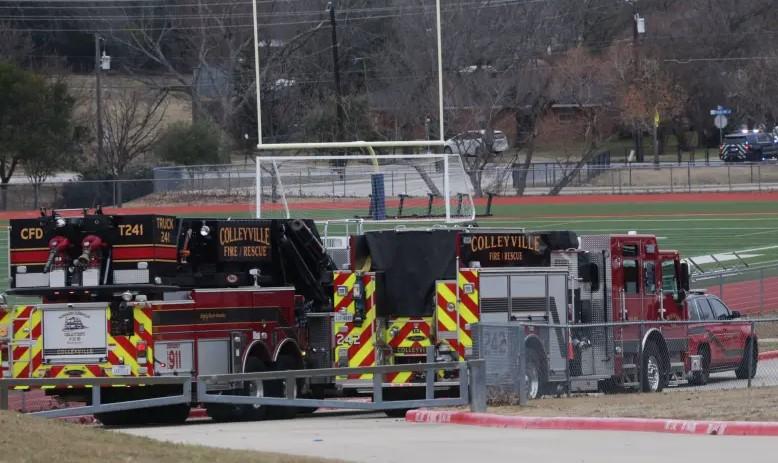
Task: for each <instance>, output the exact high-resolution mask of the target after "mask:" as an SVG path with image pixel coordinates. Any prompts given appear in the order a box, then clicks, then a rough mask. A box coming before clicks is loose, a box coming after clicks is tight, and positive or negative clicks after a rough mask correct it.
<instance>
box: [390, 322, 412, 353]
mask: <svg viewBox="0 0 778 463" xmlns="http://www.w3.org/2000/svg"><path fill="white" fill-rule="evenodd" d="M411 331H413V325H412V324H411V323H406V324H405V325H403V327H402V328H401V329H400V332H399V333H397V336H395V337H393V338H392V340H391V341H389V346H391V347H399V346H400V343H402V342H403V341H404V340H405V338H406V337H407V336H408V335H409V334H410V333H411Z"/></svg>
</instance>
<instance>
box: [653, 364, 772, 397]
mask: <svg viewBox="0 0 778 463" xmlns="http://www.w3.org/2000/svg"><path fill="white" fill-rule="evenodd" d="M751 386H752V387H765V386H778V359H773V360H761V361H760V362H759V364H758V365H757V369H756V376H755V377H754V379H752V380H751ZM746 387H748V381H747V380H745V379H736V378H735V372H734V371H727V372H723V373H712V374H711V375H710V380H709V381H708V384H706V385H705V386H689V385H685V384H684V385H682V386H680V387H671V388H668V389H667V390H669V391H691V390H701V391H704V390H721V389H743V388H746Z"/></svg>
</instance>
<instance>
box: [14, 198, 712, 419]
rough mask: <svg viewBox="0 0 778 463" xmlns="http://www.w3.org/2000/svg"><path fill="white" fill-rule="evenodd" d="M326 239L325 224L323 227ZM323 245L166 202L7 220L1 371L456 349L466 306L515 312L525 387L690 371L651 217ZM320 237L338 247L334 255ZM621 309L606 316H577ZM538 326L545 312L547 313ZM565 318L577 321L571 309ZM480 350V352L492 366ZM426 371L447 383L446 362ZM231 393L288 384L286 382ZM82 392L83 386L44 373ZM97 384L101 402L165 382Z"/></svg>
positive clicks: (300, 234)
mask: <svg viewBox="0 0 778 463" xmlns="http://www.w3.org/2000/svg"><path fill="white" fill-rule="evenodd" d="M326 241H331V240H326ZM341 241H342V243H343V244H345V246H343V248H344V249H343V251H345V252H342V253H334V252H332V253H329V254H328V252H327V251H326V250H325V248H324V246H323V245H322V242H323V240H322V238H321V237H320V236H319V234H318V231H317V229H316V226H315V224H314V223H313V222H311V221H306V220H288V219H268V220H259V219H256V220H255V219H245V220H244V219H241V220H227V219H179V218H174V217H168V216H159V215H127V216H120V215H104V214H102V213H101V212H100V211H99V210H98V211H95V212H94V213H85V214H84V215H82V216H78V217H63V216H61V215H60V214H57V213H50V214H45V215H43V216H42V217H40V218H38V219H19V220H13V221H11V236H10V244H11V246H10V248H11V249H10V253H11V255H10V262H11V277H12V288H13V289H12V291H11V293H12V294H15V295H19V296H35V297H38V298H40V303H34V304H22V305H18V306H16V307H13V308H10V309H9V308H2V309H0V355H2V358H1V359H0V361H2V369H0V375H2V377H13V378H88V377H119V378H121V377H129V376H133V377H143V376H155V375H188V376H193V377H194V376H197V375H210V374H221V373H240V372H257V371H265V370H289V369H308V368H328V367H333V366H334V367H357V366H373V365H390V364H402V363H417V362H424V361H425V359H427V358H428V355H430V354H432V355H433V356H434V358H435V359H436V360H437V361H450V360H464V359H467V358H469V357H470V356H472V355H473V347H474V343H473V337H472V336H473V325H475V324H476V323H479V322H491V321H498V322H505V321H509V320H517V321H524V322H526V323H528V324H529V325H531V326H528V327H527V328H526V330H527V352H528V354H527V355H528V356H527V365H528V371H527V376H528V378H529V379H530V393H531V394H530V395H531V396H532V397H537V396H540V395H542V394H543V393H544V392H547V391H552V390H556V389H558V388H560V387H564V385H565V384H568V381H567V380H568V377H570V379H571V381H569V384H571V385H572V386H573V388H575V389H579V390H590V389H596V388H598V387H599V388H603V387H616V386H619V387H640V388H642V389H644V390H649V391H658V390H661V389H662V388H663V387H664V386H665V385H666V384H668V383H669V382H670V381H677V380H680V379H683V378H685V377H688V376H692V375H693V374H694V373H696V372H699V371H701V370H702V363H703V362H702V359H703V356H702V355H700V354H698V353H697V351H693V352H694V354H693V355H692V354H691V352H692V351H690V345H689V335H688V332H687V330H686V327H685V326H670V325H668V324H667V323H666V322H667V321H670V320H684V319H686V318H687V316H688V314H687V311H686V310H684V309H683V305H682V302H683V301H684V299H685V296H686V293H687V291H688V277H687V274H688V270H687V269H686V267H685V265H683V264H682V263H681V262H680V258H679V256H678V254H677V253H674V252H660V251H659V248H658V246H657V242H656V238H655V237H653V236H650V235H636V234H629V235H612V236H582V237H580V238H579V237H577V236H576V235H575V234H574V233H572V232H525V231H523V230H521V229H511V230H498V229H484V228H477V227H472V228H451V229H441V228H429V229H415V230H411V229H399V230H383V231H370V232H366V233H362V234H357V235H353V236H350V237H347V238H344V239H343V240H341ZM330 255H337V256H340V257H339V258H338V261H337V262H333V259H332V258H331V257H330ZM612 321H624V322H634V324H633V325H629V326H625V327H621V328H618V329H615V328H612V327H590V326H587V324H591V323H598V322H612ZM544 324H545V325H548V326H543V325H544ZM566 324H573V325H580V326H578V327H575V326H573V329H567V328H564V327H563V326H565V325H566ZM487 368H488V366H487ZM449 375H450V374H444V373H441V374H440V375H439V376H440V377H438V378H436V382H435V386H436V389H437V390H439V391H440V393H441V394H443V393H446V392H453V391H454V390H455V389H456V387H457V386H458V381H456V378H453V377H451V376H449ZM372 380H373V378H372V376H371V375H369V374H358V375H349V376H344V377H333V378H313V379H310V380H305V381H302V380H301V381H300V383H299V384H297V385H296V386H297V387H296V388H295V391H296V392H297V393H298V394H299V395H301V396H306V397H330V396H334V395H355V394H360V393H361V392H362V391H364V390H366V389H368V388H367V386H368V385H372ZM234 387H238V388H239V389H232V390H225V391H223V392H224V393H227V394H233V395H234V394H241V395H257V396H259V395H264V396H268V397H284V396H286V387H285V384H284V382H283V381H281V380H279V381H264V382H260V383H244V384H242V385H235V386H234ZM384 388H385V390H384V393H383V397H384V399H385V400H400V399H408V398H417V397H419V396H421V395H422V394H423V393H424V378H423V377H422V376H421V375H419V374H411V373H397V374H390V375H387V376H386V377H385V378H384ZM48 393H50V394H54V395H58V396H60V397H63V398H65V399H74V400H79V401H87V402H88V401H89V400H90V397H91V396H90V394H89V393H88V391H87V390H85V389H79V388H60V389H48ZM172 393H173V392H172V391H171V390H170V389H169V388H166V387H164V386H144V387H111V388H104V390H103V393H102V396H103V398H104V401H107V402H118V401H126V400H133V399H143V398H149V397H160V396H164V395H170V394H172ZM205 405H206V409H207V411H208V414H209V415H210V416H211V417H213V418H214V419H217V420H234V419H249V418H252V419H257V418H262V417H265V416H272V417H291V416H293V415H294V414H295V413H296V412H297V411H298V410H297V409H295V408H294V407H267V406H261V407H254V406H246V405H225V404H205ZM188 412H189V405H174V406H166V407H157V408H155V409H153V410H148V409H146V410H142V411H137V410H136V411H133V410H130V411H117V412H110V413H102V414H100V415H99V416H98V418H99V419H101V420H102V421H103V422H104V423H111V424H113V423H130V422H132V423H137V422H149V421H156V422H163V421H164V422H176V421H182V420H184V419H186V416H187V414H188Z"/></svg>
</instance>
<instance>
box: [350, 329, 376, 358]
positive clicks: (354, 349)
mask: <svg viewBox="0 0 778 463" xmlns="http://www.w3.org/2000/svg"><path fill="white" fill-rule="evenodd" d="M372 336H373V327H372V326H371V325H368V326H367V327H366V328H365V329H364V330H362V333H361V334H360V335H359V344H353V345H351V346H349V348H348V357H349V358H352V357H354V356H355V355H357V353H359V351H360V350H361V349H362V346H364V345H365V344H367V343H368V341H370V338H371V337H372Z"/></svg>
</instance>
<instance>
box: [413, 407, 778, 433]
mask: <svg viewBox="0 0 778 463" xmlns="http://www.w3.org/2000/svg"><path fill="white" fill-rule="evenodd" d="M405 420H406V421H408V422H411V423H435V424H464V425H470V426H485V427H491V428H515V429H557V430H571V431H572V430H581V431H638V432H661V433H671V434H706V435H722V436H723V435H727V436H778V422H763V421H762V422H760V421H754V422H748V421H695V420H668V419H647V418H589V417H580V418H576V417H553V418H552V417H533V416H505V415H495V414H490V413H470V412H448V411H432V410H411V411H409V412H408V413H407V414H406V415H405Z"/></svg>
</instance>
